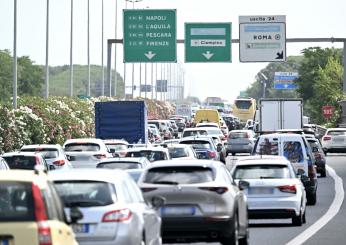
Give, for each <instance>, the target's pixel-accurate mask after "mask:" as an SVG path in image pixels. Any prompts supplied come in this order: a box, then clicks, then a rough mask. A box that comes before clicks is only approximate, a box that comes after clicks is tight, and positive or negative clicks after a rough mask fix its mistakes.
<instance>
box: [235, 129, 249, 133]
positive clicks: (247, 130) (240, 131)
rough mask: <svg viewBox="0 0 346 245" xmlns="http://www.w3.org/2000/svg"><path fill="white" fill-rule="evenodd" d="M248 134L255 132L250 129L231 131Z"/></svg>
mask: <svg viewBox="0 0 346 245" xmlns="http://www.w3.org/2000/svg"><path fill="white" fill-rule="evenodd" d="M247 132H253V131H252V130H249V129H234V130H231V131H230V133H247Z"/></svg>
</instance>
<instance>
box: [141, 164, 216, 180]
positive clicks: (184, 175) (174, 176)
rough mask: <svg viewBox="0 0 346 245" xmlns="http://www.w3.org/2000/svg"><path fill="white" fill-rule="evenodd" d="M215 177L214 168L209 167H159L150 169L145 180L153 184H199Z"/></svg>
mask: <svg viewBox="0 0 346 245" xmlns="http://www.w3.org/2000/svg"><path fill="white" fill-rule="evenodd" d="M214 179H215V176H214V174H213V170H212V169H211V168H207V167H190V166H186V167H158V168H152V169H150V170H149V171H148V172H147V174H146V175H145V178H144V182H145V183H151V184H197V183H205V182H211V181H213V180H214Z"/></svg>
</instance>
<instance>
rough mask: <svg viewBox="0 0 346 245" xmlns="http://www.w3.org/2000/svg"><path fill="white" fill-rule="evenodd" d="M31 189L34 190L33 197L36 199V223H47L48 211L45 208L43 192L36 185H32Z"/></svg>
mask: <svg viewBox="0 0 346 245" xmlns="http://www.w3.org/2000/svg"><path fill="white" fill-rule="evenodd" d="M31 188H32V195H33V198H34V209H35V218H36V221H46V220H47V214H46V209H45V206H44V202H43V197H42V194H41V190H40V188H39V187H38V186H37V185H35V184H32V187H31Z"/></svg>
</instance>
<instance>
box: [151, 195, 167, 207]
mask: <svg viewBox="0 0 346 245" xmlns="http://www.w3.org/2000/svg"><path fill="white" fill-rule="evenodd" d="M165 202H166V199H165V198H163V197H161V196H154V197H153V198H152V199H151V205H152V207H153V208H154V209H159V208H161V207H163V205H165Z"/></svg>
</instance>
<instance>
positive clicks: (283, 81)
mask: <svg viewBox="0 0 346 245" xmlns="http://www.w3.org/2000/svg"><path fill="white" fill-rule="evenodd" d="M297 78H298V72H275V76H274V89H296V88H298V85H297V84H296V83H294V80H296V79H297Z"/></svg>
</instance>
